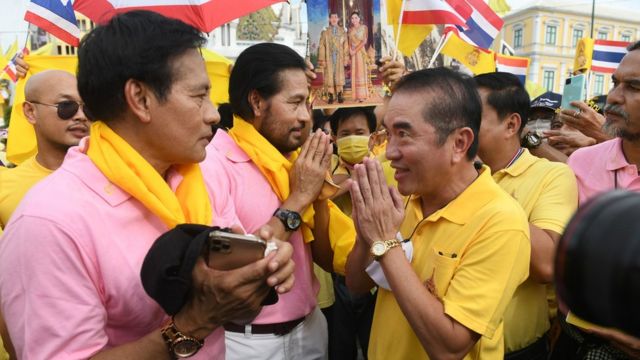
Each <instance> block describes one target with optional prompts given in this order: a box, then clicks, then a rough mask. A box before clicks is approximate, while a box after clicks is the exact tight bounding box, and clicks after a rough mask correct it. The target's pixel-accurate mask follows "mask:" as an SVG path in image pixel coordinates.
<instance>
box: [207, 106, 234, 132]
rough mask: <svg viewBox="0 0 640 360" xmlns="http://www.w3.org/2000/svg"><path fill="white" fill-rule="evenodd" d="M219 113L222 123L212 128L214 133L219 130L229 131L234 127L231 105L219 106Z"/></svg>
mask: <svg viewBox="0 0 640 360" xmlns="http://www.w3.org/2000/svg"><path fill="white" fill-rule="evenodd" d="M218 113H219V114H220V122H219V123H217V124H214V125H211V126H212V129H213V132H216V131H217V130H218V129H222V130H224V131H229V129H231V128H232V127H233V111H231V105H229V103H222V104H220V105H218Z"/></svg>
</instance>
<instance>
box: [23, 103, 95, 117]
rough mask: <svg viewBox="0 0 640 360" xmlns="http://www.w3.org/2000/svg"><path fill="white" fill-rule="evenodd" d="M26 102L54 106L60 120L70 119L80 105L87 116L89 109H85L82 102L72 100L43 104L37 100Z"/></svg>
mask: <svg viewBox="0 0 640 360" xmlns="http://www.w3.org/2000/svg"><path fill="white" fill-rule="evenodd" d="M27 102H28V103H31V104H36V105H44V106H52V107H55V108H56V109H57V110H58V117H59V118H60V119H62V120H69V119H71V118H72V117H73V116H74V115H75V114H77V113H78V110H79V109H80V107H81V106H82V112H84V114H85V116H86V117H87V118H89V110H88V109H87V106H86V105H85V104H84V103H81V102H77V101H74V100H64V101H60V102H58V103H55V104H45V103H41V102H37V101H27Z"/></svg>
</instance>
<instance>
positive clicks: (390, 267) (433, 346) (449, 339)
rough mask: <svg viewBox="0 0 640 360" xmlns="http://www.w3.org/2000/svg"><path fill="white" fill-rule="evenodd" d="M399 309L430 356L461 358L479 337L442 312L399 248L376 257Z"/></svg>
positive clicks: (442, 307)
mask: <svg viewBox="0 0 640 360" xmlns="http://www.w3.org/2000/svg"><path fill="white" fill-rule="evenodd" d="M380 263H381V265H382V269H383V270H384V274H385V277H386V278H387V281H389V285H390V286H391V289H392V291H393V296H394V297H395V299H396V301H397V302H398V305H399V306H400V309H401V310H402V312H403V314H404V316H405V317H406V319H407V320H408V321H409V324H410V325H411V328H412V329H413V331H414V332H415V334H416V336H417V337H418V339H419V340H420V343H421V344H422V347H423V348H424V349H425V351H426V352H427V354H429V357H430V358H432V359H461V358H462V357H464V356H465V355H466V354H467V353H468V352H469V351H470V350H471V348H472V347H473V345H474V344H475V343H476V342H477V341H478V339H479V338H480V336H479V335H478V334H476V333H474V332H472V331H471V330H469V329H468V328H466V327H465V326H463V325H462V324H460V323H459V322H457V321H456V320H454V319H453V318H451V317H450V316H448V315H446V314H445V313H444V305H443V304H442V303H441V302H440V300H438V298H436V297H435V296H434V295H433V294H431V293H430V292H429V290H427V288H426V287H425V285H424V284H423V283H422V282H421V281H420V279H419V278H418V276H417V275H416V273H415V272H414V271H413V268H412V267H411V264H410V263H409V261H408V260H407V259H406V257H405V256H404V254H403V252H402V249H401V248H400V247H396V248H393V249H391V250H389V251H388V252H387V253H386V254H385V255H384V256H383V257H382V259H381V260H380Z"/></svg>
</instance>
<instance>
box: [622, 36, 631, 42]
mask: <svg viewBox="0 0 640 360" xmlns="http://www.w3.org/2000/svg"><path fill="white" fill-rule="evenodd" d="M620 40H622V41H626V42H631V35H629V34H622V36H620Z"/></svg>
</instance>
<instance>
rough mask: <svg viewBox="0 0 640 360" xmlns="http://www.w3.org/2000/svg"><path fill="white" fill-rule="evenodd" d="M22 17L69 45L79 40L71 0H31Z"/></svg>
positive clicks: (78, 31) (76, 44)
mask: <svg viewBox="0 0 640 360" xmlns="http://www.w3.org/2000/svg"><path fill="white" fill-rule="evenodd" d="M24 19H25V20H26V21H28V22H30V23H32V24H33V25H35V26H37V27H39V28H41V29H43V30H45V31H46V32H48V33H49V34H51V35H53V36H55V37H57V38H58V39H60V40H62V41H64V42H66V43H67V44H69V45H73V46H78V43H79V42H80V29H78V25H77V23H76V15H75V13H74V12H73V7H72V4H71V0H31V1H30V2H29V4H28V5H27V12H26V14H25V15H24Z"/></svg>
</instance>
